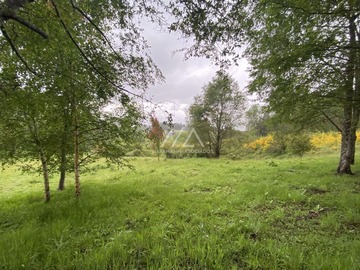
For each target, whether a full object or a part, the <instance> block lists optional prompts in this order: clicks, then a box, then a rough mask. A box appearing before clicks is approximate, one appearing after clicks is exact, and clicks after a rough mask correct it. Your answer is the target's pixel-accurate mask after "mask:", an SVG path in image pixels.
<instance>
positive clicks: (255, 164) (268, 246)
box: [0, 154, 360, 270]
mask: <svg viewBox="0 0 360 270" xmlns="http://www.w3.org/2000/svg"><path fill="white" fill-rule="evenodd" d="M337 159H338V156H337V154H336V155H335V154H322V155H308V156H305V157H303V158H291V157H288V158H273V159H270V158H269V159H265V158H264V159H257V160H250V159H249V160H248V159H244V160H227V159H220V160H210V159H181V160H180V159H179V160H169V159H168V160H161V161H160V162H158V161H157V159H156V158H136V159H131V160H130V163H131V164H132V165H134V166H135V168H136V170H135V171H132V170H129V169H122V170H118V169H116V168H115V167H110V168H102V169H100V170H99V171H97V172H96V173H93V174H87V175H85V176H83V177H82V179H81V181H82V186H81V188H82V194H81V197H80V198H79V199H76V198H74V190H73V184H72V179H71V178H70V177H69V178H68V179H67V181H68V182H67V189H66V190H65V191H63V192H57V191H56V180H57V179H56V178H54V179H52V183H51V187H52V199H51V202H50V203H44V202H43V201H42V182H41V177H40V176H38V175H30V174H21V173H20V172H18V171H16V170H15V169H14V168H10V169H9V170H6V171H3V172H1V173H0V178H1V187H0V189H1V190H0V269H6V270H8V269H154V270H155V269H156V270H157V269H341V270H342V269H359V267H360V256H359V254H360V194H359V193H360V178H359V174H360V169H359V167H358V166H355V167H354V171H355V173H356V172H358V175H357V176H356V175H355V176H336V175H335V173H334V172H335V169H336V164H337Z"/></svg>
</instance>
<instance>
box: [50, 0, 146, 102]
mask: <svg viewBox="0 0 360 270" xmlns="http://www.w3.org/2000/svg"><path fill="white" fill-rule="evenodd" d="M51 3H52V5H53V7H54V9H55V13H56V16H57V17H58V18H59V21H60V23H61V25H62V27H63V28H64V30H65V32H66V34H67V35H68V37H69V38H70V40H71V42H72V43H73V44H74V45H75V47H76V48H77V49H78V51H79V52H80V54H81V55H82V57H83V58H84V59H85V61H86V62H87V63H88V64H89V65H90V66H91V67H92V68H93V69H94V71H95V72H96V73H97V74H99V75H100V76H101V77H102V78H103V79H104V80H105V81H107V82H108V83H109V84H110V85H112V86H114V87H115V88H116V89H119V90H120V91H122V92H125V93H128V94H130V95H132V96H135V97H138V98H141V99H143V97H142V96H140V95H138V94H135V93H133V92H131V91H129V90H126V89H125V88H123V87H121V86H119V85H117V84H116V83H114V82H113V81H112V80H110V79H109V78H108V77H107V76H106V75H104V74H103V73H102V72H101V71H100V70H99V69H98V68H97V67H96V66H95V65H94V63H93V62H92V61H91V60H90V59H89V58H88V57H87V56H86V54H85V52H84V51H83V50H82V49H81V47H80V45H79V44H78V43H77V42H76V40H75V38H74V37H73V35H72V34H71V33H70V30H69V29H68V27H67V26H66V24H65V22H64V20H63V19H62V18H61V14H60V11H59V9H58V7H57V5H56V3H55V1H54V0H51Z"/></svg>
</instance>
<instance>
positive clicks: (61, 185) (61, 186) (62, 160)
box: [58, 117, 68, 191]
mask: <svg viewBox="0 0 360 270" xmlns="http://www.w3.org/2000/svg"><path fill="white" fill-rule="evenodd" d="M64 121H66V117H65V118H64ZM67 132H68V126H67V124H66V123H65V125H64V130H63V135H62V139H61V149H60V151H61V154H60V168H59V169H60V179H59V186H58V190H59V191H61V190H64V189H65V176H66V165H67V164H66V163H67V158H66V153H67V151H66V148H67Z"/></svg>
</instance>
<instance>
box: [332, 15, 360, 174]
mask: <svg viewBox="0 0 360 270" xmlns="http://www.w3.org/2000/svg"><path fill="white" fill-rule="evenodd" d="M349 37H350V49H349V59H348V63H347V69H346V76H347V80H346V84H345V86H344V90H345V92H344V93H345V101H344V120H343V126H342V132H341V150H340V162H339V166H338V169H337V173H338V174H344V173H345V174H352V172H351V165H352V164H354V162H355V142H356V129H357V125H358V122H359V105H358V104H359V101H358V100H357V99H358V98H359V91H360V89H359V87H360V86H359V80H358V79H359V78H358V71H356V67H357V66H358V65H359V63H358V60H357V52H356V25H355V17H354V16H350V17H349Z"/></svg>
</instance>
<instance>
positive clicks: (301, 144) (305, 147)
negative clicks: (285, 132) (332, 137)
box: [286, 133, 313, 157]
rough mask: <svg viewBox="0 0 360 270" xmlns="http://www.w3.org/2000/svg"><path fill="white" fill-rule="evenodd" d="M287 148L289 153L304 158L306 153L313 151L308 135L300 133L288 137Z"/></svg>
mask: <svg viewBox="0 0 360 270" xmlns="http://www.w3.org/2000/svg"><path fill="white" fill-rule="evenodd" d="M287 137H288V139H287V143H286V148H287V151H289V153H291V154H294V155H297V156H301V157H302V156H303V155H304V154H305V153H306V152H309V151H310V150H311V149H313V145H312V144H311V138H310V136H309V135H308V134H306V133H300V134H296V135H289V136H287Z"/></svg>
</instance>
